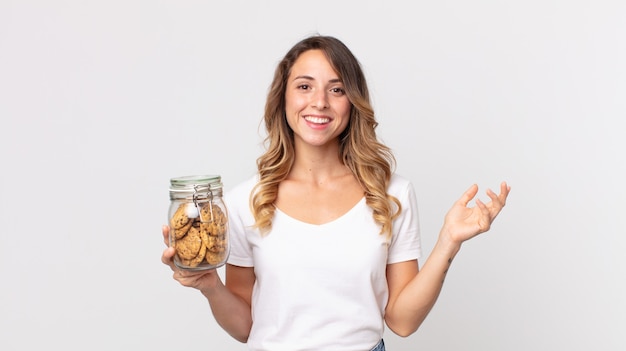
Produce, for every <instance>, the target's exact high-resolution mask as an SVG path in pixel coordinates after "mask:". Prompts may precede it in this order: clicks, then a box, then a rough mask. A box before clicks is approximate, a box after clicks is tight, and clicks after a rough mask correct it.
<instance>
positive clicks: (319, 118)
mask: <svg viewBox="0 0 626 351" xmlns="http://www.w3.org/2000/svg"><path fill="white" fill-rule="evenodd" d="M302 118H303V119H304V121H305V122H307V124H312V125H316V126H323V125H327V124H329V123H330V122H332V121H333V119H332V118H331V117H330V116H327V115H314V114H309V115H304V116H303V117H302Z"/></svg>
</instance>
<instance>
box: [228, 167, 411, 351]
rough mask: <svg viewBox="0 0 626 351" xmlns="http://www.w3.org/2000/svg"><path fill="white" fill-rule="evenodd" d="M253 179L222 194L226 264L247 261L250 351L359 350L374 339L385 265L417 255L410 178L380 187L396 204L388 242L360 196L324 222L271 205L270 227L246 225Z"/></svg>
mask: <svg viewBox="0 0 626 351" xmlns="http://www.w3.org/2000/svg"><path fill="white" fill-rule="evenodd" d="M257 179H258V178H256V177H254V178H252V179H249V180H247V181H245V182H243V183H242V184H240V185H238V186H237V187H235V188H233V189H232V190H231V191H229V192H227V193H226V194H225V195H224V201H225V202H226V207H227V209H228V211H229V220H230V236H231V252H230V257H229V259H228V263H230V264H232V265H236V266H244V267H254V272H255V274H256V282H255V285H254V288H253V291H252V320H253V323H252V330H251V331H250V337H249V338H248V347H249V349H250V350H255V351H256V350H271V351H282V350H285V351H287V350H288V351H299V350H336V351H340V350H350V351H355V350H363V351H367V350H370V349H371V348H373V347H374V346H375V345H376V344H377V343H378V342H379V341H380V339H381V338H382V336H383V330H384V319H383V314H384V309H385V306H386V304H387V298H388V289H387V280H386V275H385V270H386V265H387V264H390V263H396V262H402V261H407V260H413V259H417V258H419V257H420V255H421V246H420V235H419V223H418V214H417V201H416V198H415V192H414V189H413V186H412V184H411V183H410V182H409V181H407V180H405V179H403V178H401V177H400V176H397V175H394V176H393V177H392V180H391V184H390V186H389V189H388V192H389V193H390V194H391V195H394V196H395V197H397V198H398V200H400V202H401V203H402V209H403V211H402V214H401V215H400V216H399V217H398V218H397V219H396V220H395V221H394V223H393V235H392V238H391V239H390V240H387V239H386V236H385V235H384V234H379V233H380V226H379V225H377V224H376V223H375V222H374V220H373V218H372V211H371V209H370V208H369V207H368V206H367V205H366V203H365V198H362V199H361V201H359V202H358V203H357V204H356V205H355V206H354V207H353V208H352V209H351V210H350V211H348V212H347V213H346V214H344V215H343V216H341V217H340V218H338V219H336V220H334V221H332V222H330V223H326V224H322V225H313V224H308V223H304V222H301V221H298V220H296V219H294V218H292V217H290V216H288V215H287V214H285V213H283V212H281V211H280V210H276V212H275V215H274V218H273V222H272V231H271V232H269V233H267V234H266V235H265V236H263V237H262V236H261V235H260V234H259V233H258V231H256V230H253V229H252V228H251V225H252V224H253V223H254V218H253V216H252V213H251V212H250V206H249V196H250V192H251V190H252V187H253V186H254V184H255V183H256V181H257Z"/></svg>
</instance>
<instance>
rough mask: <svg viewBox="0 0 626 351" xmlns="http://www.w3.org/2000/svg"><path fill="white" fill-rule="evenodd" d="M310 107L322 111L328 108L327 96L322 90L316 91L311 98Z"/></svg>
mask: <svg viewBox="0 0 626 351" xmlns="http://www.w3.org/2000/svg"><path fill="white" fill-rule="evenodd" d="M312 106H313V107H315V108H317V109H320V110H323V109H325V108H328V107H329V106H328V95H327V93H326V91H325V90H324V89H319V90H317V91H316V92H315V93H314V94H313V97H312Z"/></svg>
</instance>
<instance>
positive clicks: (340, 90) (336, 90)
mask: <svg viewBox="0 0 626 351" xmlns="http://www.w3.org/2000/svg"><path fill="white" fill-rule="evenodd" d="M330 91H331V92H332V93H333V94H336V95H345V94H346V91H345V90H344V89H343V88H332V89H330Z"/></svg>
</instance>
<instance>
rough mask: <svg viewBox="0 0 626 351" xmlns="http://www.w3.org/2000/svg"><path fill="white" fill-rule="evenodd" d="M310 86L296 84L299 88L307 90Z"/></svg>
mask: <svg viewBox="0 0 626 351" xmlns="http://www.w3.org/2000/svg"><path fill="white" fill-rule="evenodd" d="M310 88H311V87H310V86H309V85H308V84H300V85H298V89H300V90H309V89H310Z"/></svg>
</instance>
